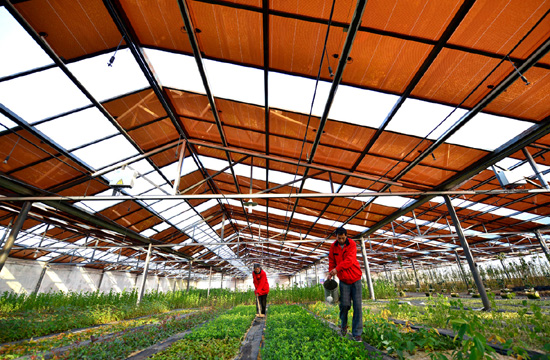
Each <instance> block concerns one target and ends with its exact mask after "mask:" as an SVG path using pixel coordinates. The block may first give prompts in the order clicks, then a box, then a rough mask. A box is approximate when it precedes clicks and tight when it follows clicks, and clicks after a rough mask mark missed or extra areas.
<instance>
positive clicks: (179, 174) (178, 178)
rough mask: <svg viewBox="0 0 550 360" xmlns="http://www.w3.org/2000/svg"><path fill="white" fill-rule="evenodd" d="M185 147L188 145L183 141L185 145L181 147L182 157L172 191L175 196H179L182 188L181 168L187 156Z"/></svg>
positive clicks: (179, 160)
mask: <svg viewBox="0 0 550 360" xmlns="http://www.w3.org/2000/svg"><path fill="white" fill-rule="evenodd" d="M185 145H186V141H185V140H183V143H182V145H181V151H180V157H179V159H178V168H177V169H176V178H175V179H174V187H173V189H172V194H173V195H177V194H178V189H179V187H180V180H181V167H182V166H183V158H184V156H185Z"/></svg>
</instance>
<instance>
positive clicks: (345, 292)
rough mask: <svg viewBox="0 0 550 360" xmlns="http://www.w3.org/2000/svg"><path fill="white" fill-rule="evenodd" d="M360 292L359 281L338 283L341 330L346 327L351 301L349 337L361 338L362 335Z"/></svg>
mask: <svg viewBox="0 0 550 360" xmlns="http://www.w3.org/2000/svg"><path fill="white" fill-rule="evenodd" d="M361 291H362V289H361V280H357V281H356V282H354V283H353V284H346V283H344V282H342V281H340V324H341V325H342V328H344V327H346V326H347V325H348V311H349V309H350V308H351V302H352V301H353V319H352V320H351V335H353V336H361V334H362V333H363V308H362V305H363V304H362V302H361Z"/></svg>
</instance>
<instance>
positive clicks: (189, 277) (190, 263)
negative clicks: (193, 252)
mask: <svg viewBox="0 0 550 360" xmlns="http://www.w3.org/2000/svg"><path fill="white" fill-rule="evenodd" d="M191 265H193V261H190V262H189V271H188V272H187V290H186V291H187V292H189V282H190V281H191Z"/></svg>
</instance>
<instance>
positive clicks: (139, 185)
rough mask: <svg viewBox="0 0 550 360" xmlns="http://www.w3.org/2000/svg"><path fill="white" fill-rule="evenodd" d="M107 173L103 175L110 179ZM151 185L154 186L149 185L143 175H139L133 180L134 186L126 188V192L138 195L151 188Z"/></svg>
mask: <svg viewBox="0 0 550 360" xmlns="http://www.w3.org/2000/svg"><path fill="white" fill-rule="evenodd" d="M108 175H109V174H107V175H106V176H105V177H106V178H107V179H110V178H109V176H108ZM153 187H154V186H153V185H151V184H150V183H149V182H148V181H147V180H145V178H144V177H143V176H139V177H138V178H137V179H136V180H135V181H134V187H132V188H131V189H126V192H127V193H128V194H130V195H138V194H141V193H144V192H147V191H149V190H151V189H152V188H153Z"/></svg>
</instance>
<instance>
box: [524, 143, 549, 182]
mask: <svg viewBox="0 0 550 360" xmlns="http://www.w3.org/2000/svg"><path fill="white" fill-rule="evenodd" d="M521 151H523V154H524V155H525V157H526V158H527V161H529V164H530V165H531V168H532V169H533V171H534V172H535V174H536V175H537V177H538V178H539V181H540V184H541V185H542V186H543V187H544V188H545V189H550V185H548V181H546V179H545V178H544V175H543V174H542V173H541V172H540V170H539V167H538V165H537V163H536V162H535V159H533V157H532V156H531V154H530V153H529V151H528V150H527V148H523V149H521Z"/></svg>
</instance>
